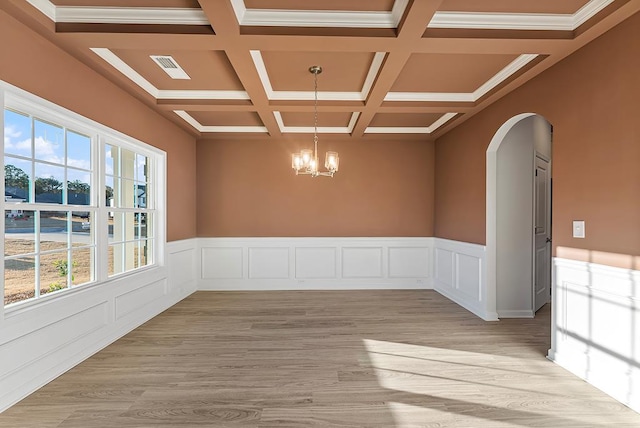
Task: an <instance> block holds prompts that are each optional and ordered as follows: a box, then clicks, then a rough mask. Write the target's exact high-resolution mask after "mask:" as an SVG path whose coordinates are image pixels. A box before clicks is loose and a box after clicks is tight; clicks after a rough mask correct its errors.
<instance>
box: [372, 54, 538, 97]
mask: <svg viewBox="0 0 640 428" xmlns="http://www.w3.org/2000/svg"><path fill="white" fill-rule="evenodd" d="M537 57H538V54H522V55H520V56H518V58H516V59H515V60H513V61H512V62H511V63H509V64H508V65H507V66H506V67H505V68H503V69H502V70H500V71H499V72H498V73H496V74H495V75H494V76H493V77H491V79H489V80H487V81H486V82H485V83H484V84H482V86H480V87H479V88H478V89H476V90H475V91H473V92H388V93H387V95H386V96H385V97H384V100H385V101H417V102H453V103H456V102H471V103H473V102H476V101H478V100H479V99H480V98H482V97H483V96H485V95H486V94H487V93H488V92H489V91H491V90H492V89H493V88H495V87H496V86H498V85H499V84H501V83H502V82H504V81H505V80H507V79H508V78H509V77H511V76H512V75H513V74H514V73H516V72H517V71H519V70H520V69H522V68H523V67H524V66H526V65H527V64H529V63H530V62H531V61H533V60H534V59H536V58H537Z"/></svg>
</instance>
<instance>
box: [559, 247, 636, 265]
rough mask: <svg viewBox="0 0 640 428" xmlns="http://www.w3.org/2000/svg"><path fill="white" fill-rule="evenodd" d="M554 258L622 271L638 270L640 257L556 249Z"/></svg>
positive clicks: (567, 248) (577, 249)
mask: <svg viewBox="0 0 640 428" xmlns="http://www.w3.org/2000/svg"><path fill="white" fill-rule="evenodd" d="M555 256H556V257H560V258H563V259H570V260H578V261H581V262H588V263H597V264H600V265H606V266H613V267H618V268H622V269H633V270H640V255H632V254H620V253H609V252H606V251H594V250H586V249H583V248H570V247H557V248H556V254H555Z"/></svg>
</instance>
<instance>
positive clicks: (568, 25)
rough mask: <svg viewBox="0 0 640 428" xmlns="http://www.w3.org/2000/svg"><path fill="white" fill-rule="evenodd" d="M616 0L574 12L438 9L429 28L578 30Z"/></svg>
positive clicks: (599, 1)
mask: <svg viewBox="0 0 640 428" xmlns="http://www.w3.org/2000/svg"><path fill="white" fill-rule="evenodd" d="M613 1H614V0H590V1H589V2H588V3H587V4H585V5H584V6H583V7H582V8H580V10H578V11H577V12H576V13H574V14H553V13H535V14H531V13H483V12H473V13H471V12H447V11H440V12H436V13H435V14H434V16H433V18H432V19H431V22H430V23H429V25H428V28H455V29H481V30H545V31H574V30H575V29H576V28H578V27H579V26H580V25H582V24H584V23H585V22H586V21H587V20H589V19H590V18H592V17H593V16H594V15H595V14H596V13H598V12H600V11H601V10H602V9H604V8H605V7H607V6H608V5H610V4H611V3H613Z"/></svg>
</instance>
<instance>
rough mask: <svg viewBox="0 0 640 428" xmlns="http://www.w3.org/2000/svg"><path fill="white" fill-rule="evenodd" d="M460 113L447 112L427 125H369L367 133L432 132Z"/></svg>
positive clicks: (365, 131) (366, 129)
mask: <svg viewBox="0 0 640 428" xmlns="http://www.w3.org/2000/svg"><path fill="white" fill-rule="evenodd" d="M457 114H458V113H445V114H443V115H442V116H440V118H438V120H436V121H435V122H433V123H432V124H431V125H429V126H427V127H418V126H402V127H401V126H369V127H367V128H365V130H364V133H365V134H431V133H432V132H434V131H435V130H436V129H438V128H440V127H441V126H442V125H444V124H445V123H447V122H448V121H450V120H451V119H453V118H454V117H455V116H456V115H457Z"/></svg>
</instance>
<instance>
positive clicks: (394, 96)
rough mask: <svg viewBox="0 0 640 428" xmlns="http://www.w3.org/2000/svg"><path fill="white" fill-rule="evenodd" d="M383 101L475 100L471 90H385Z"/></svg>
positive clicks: (455, 101)
mask: <svg viewBox="0 0 640 428" xmlns="http://www.w3.org/2000/svg"><path fill="white" fill-rule="evenodd" d="M384 101H416V102H452V103H472V102H475V101H476V100H475V98H474V96H473V92H468V93H467V92H387V95H386V96H385V97H384Z"/></svg>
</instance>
